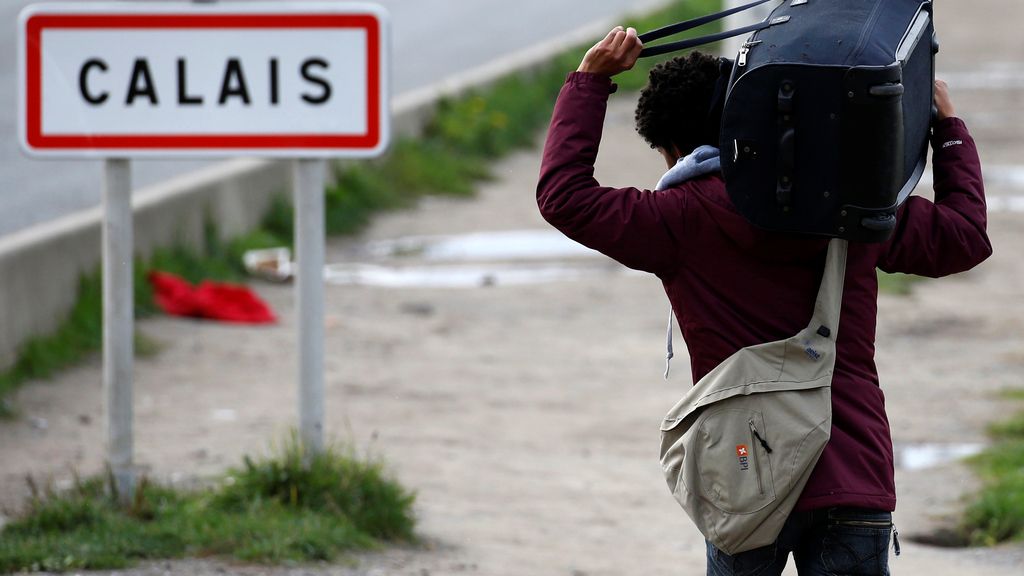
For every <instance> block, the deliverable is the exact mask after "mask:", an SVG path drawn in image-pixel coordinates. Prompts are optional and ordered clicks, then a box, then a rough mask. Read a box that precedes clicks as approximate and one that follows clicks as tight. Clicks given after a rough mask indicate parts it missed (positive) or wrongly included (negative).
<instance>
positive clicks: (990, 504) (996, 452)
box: [962, 390, 1024, 546]
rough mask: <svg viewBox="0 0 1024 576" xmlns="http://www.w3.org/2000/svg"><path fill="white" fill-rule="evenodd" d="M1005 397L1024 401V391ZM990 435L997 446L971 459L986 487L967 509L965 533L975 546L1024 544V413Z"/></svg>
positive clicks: (963, 526)
mask: <svg viewBox="0 0 1024 576" xmlns="http://www.w3.org/2000/svg"><path fill="white" fill-rule="evenodd" d="M1004 396H1005V397H1007V398H1011V399H1016V400H1024V391H1020V390H1018V391H1014V392H1008V393H1006V394H1004ZM989 432H990V434H991V435H992V437H993V438H994V439H995V440H996V443H995V444H994V445H993V446H992V447H991V448H989V449H987V450H986V451H985V452H983V453H982V454H980V455H978V456H977V457H975V458H972V459H971V465H972V466H973V467H974V469H975V470H976V471H977V472H978V474H979V475H980V477H981V479H982V481H983V483H984V486H983V488H982V490H981V492H980V493H979V494H978V495H977V496H976V497H975V498H974V500H973V501H972V502H971V504H970V505H969V506H968V508H967V511H966V513H965V515H964V520H963V525H962V531H963V533H964V535H965V537H966V539H967V541H969V542H970V543H972V544H976V545H985V546H991V545H994V544H998V543H1000V542H1005V541H1024V412H1021V413H1019V414H1017V415H1016V416H1015V417H1013V418H1011V419H1009V420H1007V421H1005V422H999V423H996V424H993V425H991V426H990V427H989Z"/></svg>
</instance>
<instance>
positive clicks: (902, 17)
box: [641, 0, 938, 242]
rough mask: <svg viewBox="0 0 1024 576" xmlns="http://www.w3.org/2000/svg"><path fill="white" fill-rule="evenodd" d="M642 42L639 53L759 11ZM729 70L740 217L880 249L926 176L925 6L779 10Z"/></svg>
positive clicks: (895, 1) (819, 5) (796, 4)
mask: <svg viewBox="0 0 1024 576" xmlns="http://www.w3.org/2000/svg"><path fill="white" fill-rule="evenodd" d="M767 1H769V0H760V1H756V2H753V3H751V4H748V5H746V6H741V7H739V8H736V9H734V10H730V11H726V12H722V13H719V14H714V15H711V16H706V17H704V18H700V19H697V20H694V21H689V22H684V23H681V24H677V25H674V26H669V27H666V28H662V29H660V30H656V31H654V32H650V33H648V34H644V35H641V40H643V41H644V42H645V43H647V42H649V41H650V40H653V39H657V38H661V37H664V36H667V35H669V34H674V33H677V32H679V31H682V30H686V29H689V28H692V27H695V26H697V25H701V24H704V23H707V22H709V21H713V20H716V19H718V18H721V17H723V16H725V15H728V14H731V13H735V12H739V11H742V10H745V9H747V8H751V7H753V6H756V5H758V4H763V3H765V2H767ZM748 32H752V34H751V35H750V36H749V37H748V38H747V39H746V42H745V43H744V44H743V47H742V48H741V50H740V52H739V54H738V55H737V57H736V60H735V62H734V63H733V66H732V75H731V77H730V79H729V85H728V90H727V92H726V95H725V102H724V108H723V113H722V126H721V146H722V170H723V173H724V176H725V181H726V186H727V188H728V191H729V196H730V198H731V199H732V201H733V203H734V204H735V205H736V208H737V209H738V210H739V212H740V213H741V214H743V216H745V217H746V218H747V219H748V220H750V221H751V222H752V223H754V224H755V225H757V226H760V227H762V228H766V229H770V230H779V231H787V232H798V233H807V234H816V235H823V236H829V237H839V238H846V239H849V240H854V241H862V242H880V241H884V240H886V239H887V238H888V237H889V236H890V235H891V233H892V231H893V229H894V228H895V224H896V210H897V208H898V206H899V205H900V204H901V203H902V202H903V201H904V200H906V198H907V197H908V196H909V195H910V193H911V192H912V191H913V189H914V188H915V187H916V186H917V183H918V181H919V180H920V178H921V175H922V173H923V171H924V168H925V163H926V160H927V153H928V140H929V136H930V132H931V123H932V118H933V116H934V108H933V88H934V77H935V72H934V70H935V64H934V63H935V56H934V55H935V53H936V52H937V51H938V44H937V42H936V40H935V33H934V25H933V20H932V2H931V0H927V1H921V0H785V1H784V2H783V3H782V4H781V5H779V6H778V7H777V8H776V9H775V10H774V11H773V12H772V13H771V16H769V18H768V19H766V20H765V21H764V22H761V23H758V24H754V25H752V26H748V27H745V28H741V29H738V30H732V31H728V32H723V33H721V34H715V35H712V36H707V37H704V38H699V39H695V40H686V41H682V42H675V43H671V44H664V45H661V46H654V47H645V49H644V53H643V54H642V55H643V56H650V55H654V54H663V53H666V52H670V51H674V50H679V49H683V48H691V47H694V46H698V45H700V44H704V43H707V42H710V41H716V40H720V39H723V38H726V37H729V36H736V35H740V34H744V33H748Z"/></svg>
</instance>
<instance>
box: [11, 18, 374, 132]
mask: <svg viewBox="0 0 1024 576" xmlns="http://www.w3.org/2000/svg"><path fill="white" fill-rule="evenodd" d="M25 26H26V34H25V36H26V47H25V48H26V51H25V54H26V76H27V79H26V80H27V86H26V107H27V110H26V114H27V118H26V139H27V140H28V144H29V145H30V146H31V147H32V148H35V149H40V150H69V149H76V150H77V149H91V150H105V149H110V150H115V149H129V148H135V149H154V150H156V149H173V150H216V149H236V150H237V149H252V150H263V149H272V148H277V149H358V150H363V149H372V148H374V147H376V146H377V145H378V144H379V143H380V141H381V130H380V125H381V116H380V115H381V105H380V23H379V21H378V20H377V18H376V17H375V16H373V15H369V14H330V13H327V14H37V15H35V16H32V17H30V18H29V19H28V21H27V22H26V25H25ZM47 28H64V29H69V28H71V29H90V28H104V29H149V30H152V29H167V28H172V29H182V28H197V29H209V28H230V29H276V28H288V29H293V28H327V29H334V28H363V29H365V30H366V44H367V46H366V54H367V61H366V65H367V74H368V83H367V93H366V102H367V131H366V132H365V133H364V134H336V135H324V134H274V135H263V136H261V135H255V134H174V135H160V134H133V135H110V134H90V135H79V134H43V131H42V127H43V118H42V95H43V87H42V81H43V80H42V55H41V51H42V32H43V30H44V29H47Z"/></svg>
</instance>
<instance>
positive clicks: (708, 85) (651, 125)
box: [636, 52, 721, 154]
mask: <svg viewBox="0 0 1024 576" xmlns="http://www.w3.org/2000/svg"><path fill="white" fill-rule="evenodd" d="M720 69H721V65H720V61H719V59H718V58H716V57H714V56H709V55H707V54H703V53H701V52H690V53H689V54H687V55H686V56H678V57H676V58H673V59H671V60H668V61H666V62H663V63H661V64H658V65H657V66H655V67H654V68H653V69H652V70H651V73H650V76H649V78H648V83H647V87H646V88H644V89H643V91H642V92H640V101H639V102H638V103H637V106H636V131H637V132H639V133H640V136H642V137H643V139H644V140H646V141H647V143H648V144H650V145H651V148H662V149H666V150H670V149H671V146H673V145H675V146H676V147H677V148H679V151H680V152H682V153H683V154H689V153H690V152H692V151H693V149H694V148H696V147H698V146H700V145H702V144H709V145H711V146H715V147H720V146H719V142H718V140H719V136H718V133H719V123H720V122H721V108H720V105H719V103H718V102H714V103H713V102H712V101H711V100H712V98H714V97H715V96H716V90H715V88H716V85H717V83H718V79H719V75H720V74H721V72H720Z"/></svg>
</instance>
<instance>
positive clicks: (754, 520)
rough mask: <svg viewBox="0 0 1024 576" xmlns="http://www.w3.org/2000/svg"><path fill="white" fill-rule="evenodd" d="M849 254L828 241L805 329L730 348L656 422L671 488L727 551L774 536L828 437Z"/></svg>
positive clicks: (766, 541) (836, 242)
mask: <svg viewBox="0 0 1024 576" xmlns="http://www.w3.org/2000/svg"><path fill="white" fill-rule="evenodd" d="M846 253H847V241H846V240H842V239H838V238H837V239H832V240H831V241H830V242H829V246H828V255H827V257H826V262H825V272H824V274H823V276H822V280H821V286H820V287H819V289H818V298H817V301H816V302H815V305H814V315H813V316H812V318H811V321H810V323H809V324H808V326H807V328H805V329H804V330H803V331H801V332H800V333H799V334H797V335H795V336H793V337H792V338H788V339H786V340H779V341H776V342H769V343H766V344H760V345H757V346H751V347H749V348H743V349H741V350H739V351H737V352H736V353H735V354H733V355H732V356H730V357H729V358H727V359H726V360H725V361H724V362H722V363H721V364H720V365H718V366H717V367H716V368H715V369H714V370H712V371H711V372H709V373H708V374H707V375H706V376H705V377H704V378H701V380H700V382H698V383H697V384H696V385H695V386H694V387H693V388H692V389H691V390H690V391H689V393H687V394H686V395H685V396H684V397H683V398H682V400H680V401H679V402H678V403H677V404H676V405H675V407H673V408H672V410H671V411H669V413H668V415H667V416H666V417H665V420H664V422H663V423H662V425H661V464H662V469H663V471H664V473H665V478H666V480H667V481H668V485H669V489H670V490H671V491H672V494H673V495H674V496H675V498H676V500H678V501H679V503H680V504H681V505H682V506H683V509H685V510H686V512H687V514H688V515H689V516H690V518H691V519H692V520H693V522H694V523H695V524H696V525H697V528H698V529H700V531H701V533H703V534H704V537H705V538H707V539H708V540H709V541H710V542H711V543H712V544H713V545H714V546H715V547H717V548H718V549H719V550H722V551H723V552H725V553H727V554H736V553H739V552H744V551H747V550H751V549H754V548H758V547H761V546H767V545H769V544H771V543H773V542H774V541H775V540H776V539H777V538H778V535H779V533H780V532H781V530H782V526H783V524H784V523H785V522H786V519H787V518H788V517H789V514H790V512H792V510H793V507H794V506H795V505H796V502H797V499H798V498H799V497H800V493H801V492H802V491H803V488H804V486H805V485H806V484H807V479H808V478H809V477H810V474H811V471H812V470H813V469H814V465H815V463H816V462H817V460H818V457H819V456H820V455H821V452H822V450H824V448H825V444H826V443H827V442H828V439H829V434H830V431H831V427H832V407H831V406H832V404H831V384H832V374H833V370H834V367H835V356H836V345H835V341H836V336H837V334H838V328H839V315H840V310H841V308H842V296H843V282H844V279H845V273H846Z"/></svg>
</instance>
